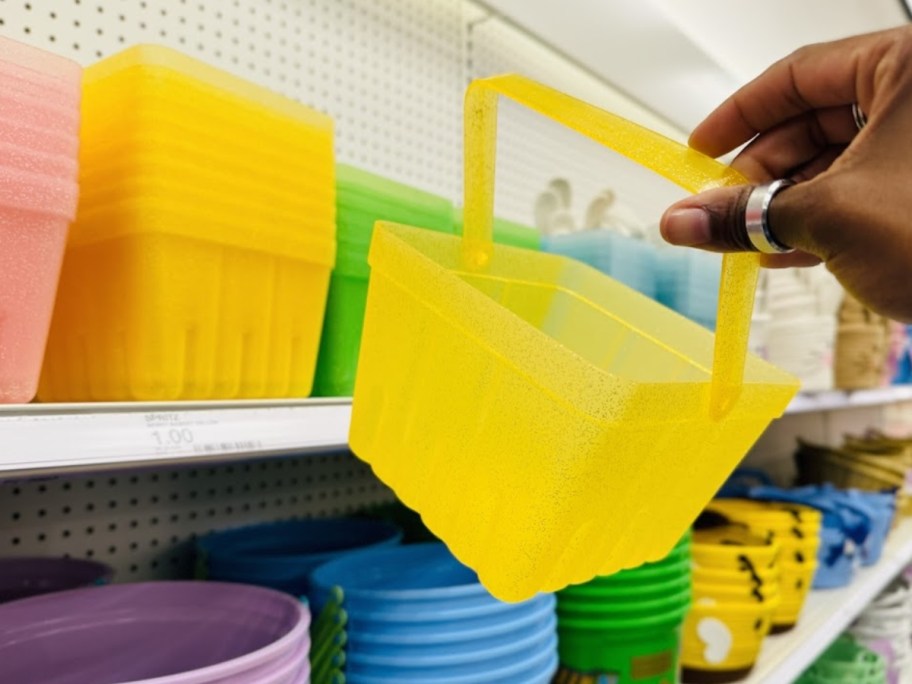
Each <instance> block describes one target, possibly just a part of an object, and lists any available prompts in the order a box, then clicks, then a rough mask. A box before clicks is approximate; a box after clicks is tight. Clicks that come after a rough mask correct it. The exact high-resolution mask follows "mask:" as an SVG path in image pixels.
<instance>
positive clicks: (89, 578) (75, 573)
mask: <svg viewBox="0 0 912 684" xmlns="http://www.w3.org/2000/svg"><path fill="white" fill-rule="evenodd" d="M113 576H114V570H112V569H111V567H110V566H107V565H105V564H104V563H99V562H97V561H91V560H82V559H79V558H41V557H34V558H0V603H6V602H8V601H16V600H18V599H24V598H28V597H30V596H39V595H41V594H50V593H53V592H55V591H66V590H67V589H78V588H80V587H91V586H96V585H101V584H107V583H108V582H110V581H111V578H112V577H113Z"/></svg>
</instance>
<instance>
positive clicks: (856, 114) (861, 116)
mask: <svg viewBox="0 0 912 684" xmlns="http://www.w3.org/2000/svg"><path fill="white" fill-rule="evenodd" d="M852 118H853V119H855V126H856V127H857V128H858V130H859V131H860V130H861V129H862V128H864V127H865V126H866V125H867V124H868V117H866V116H865V113H864V112H863V111H861V107H859V106H858V103H857V102H853V103H852Z"/></svg>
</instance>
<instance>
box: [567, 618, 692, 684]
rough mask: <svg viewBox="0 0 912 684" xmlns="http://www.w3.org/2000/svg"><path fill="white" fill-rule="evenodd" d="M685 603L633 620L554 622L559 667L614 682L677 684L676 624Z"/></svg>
mask: <svg viewBox="0 0 912 684" xmlns="http://www.w3.org/2000/svg"><path fill="white" fill-rule="evenodd" d="M688 607H689V606H688V605H684V606H681V607H679V608H678V609H676V610H673V611H669V612H668V613H665V614H662V615H655V614H653V615H652V616H650V617H645V618H642V619H638V620H617V621H607V622H606V621H604V620H588V619H564V618H559V620H558V627H557V631H558V652H559V655H560V663H561V667H562V668H566V669H567V670H572V671H573V672H575V673H579V674H582V675H585V676H589V677H592V678H593V679H594V680H595V681H601V679H600V677H601V678H603V679H607V680H608V681H610V682H616V683H617V684H663V683H667V682H675V681H677V673H678V657H679V651H680V643H681V622H682V621H683V620H684V616H685V614H686V613H687V609H688Z"/></svg>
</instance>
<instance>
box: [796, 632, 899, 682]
mask: <svg viewBox="0 0 912 684" xmlns="http://www.w3.org/2000/svg"><path fill="white" fill-rule="evenodd" d="M900 681H907V680H900ZM795 684H897V682H895V681H894V680H892V679H890V678H889V677H888V673H887V668H886V664H885V662H884V659H883V658H882V657H881V656H879V655H878V654H876V653H874V652H872V651H870V650H868V649H867V648H865V647H864V646H862V645H861V644H859V643H856V642H855V641H853V640H852V639H851V638H849V637H846V636H842V637H839V638H838V639H837V640H836V641H834V642H833V643H832V644H831V645H830V647H829V648H828V649H827V650H826V651H824V653H823V655H821V656H820V658H818V659H817V662H815V663H814V664H813V665H811V666H810V667H809V668H808V669H807V670H805V671H804V673H803V674H802V675H801V676H800V677H799V678H798V679H797V680H796V682H795Z"/></svg>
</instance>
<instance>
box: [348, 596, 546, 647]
mask: <svg viewBox="0 0 912 684" xmlns="http://www.w3.org/2000/svg"><path fill="white" fill-rule="evenodd" d="M555 606H556V601H555V598H554V595H553V594H543V595H541V596H537V597H535V598H534V599H532V600H531V601H527V602H525V603H523V604H521V605H519V606H512V610H511V611H510V612H509V613H507V614H504V613H496V614H490V615H488V616H487V617H476V618H470V619H462V620H453V621H446V620H439V619H434V620H424V621H422V620H420V619H418V620H410V621H404V620H399V621H392V622H391V621H382V620H378V621H374V622H371V621H369V620H365V619H363V618H361V619H356V621H357V627H356V629H355V632H354V635H353V638H352V640H351V641H352V643H353V644H354V645H355V647H356V648H358V649H361V650H363V651H364V652H375V651H376V652H383V653H386V652H389V651H390V650H393V649H408V648H410V647H412V646H420V647H421V648H432V647H434V646H437V645H443V646H445V647H446V648H455V649H461V648H464V647H465V648H468V644H470V643H471V644H477V642H479V641H480V640H485V642H486V643H487V644H497V643H500V642H501V641H504V640H512V639H513V638H514V637H515V636H516V635H517V634H526V633H530V632H535V631H537V630H539V629H542V628H544V627H545V626H547V625H548V624H550V622H551V620H552V619H553V617H554V614H555V613H554V611H555Z"/></svg>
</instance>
